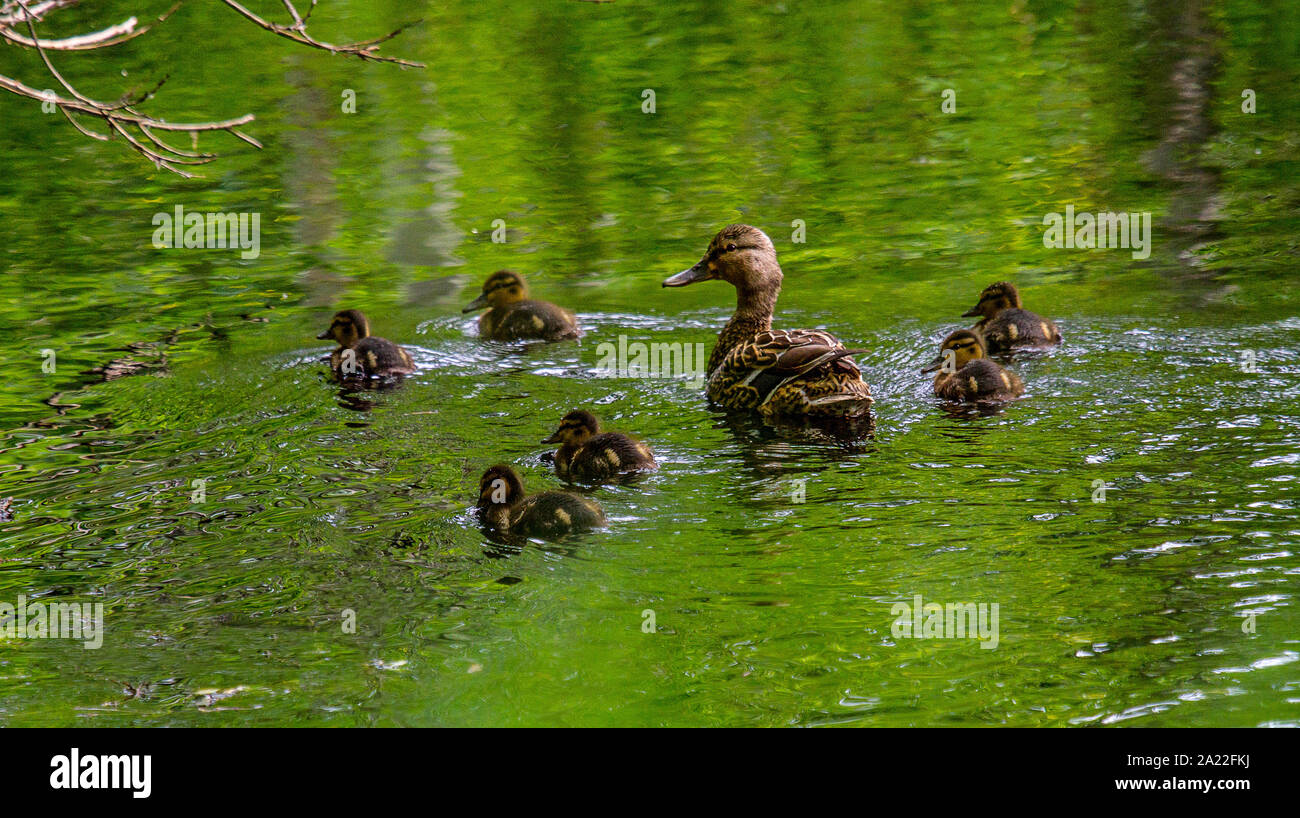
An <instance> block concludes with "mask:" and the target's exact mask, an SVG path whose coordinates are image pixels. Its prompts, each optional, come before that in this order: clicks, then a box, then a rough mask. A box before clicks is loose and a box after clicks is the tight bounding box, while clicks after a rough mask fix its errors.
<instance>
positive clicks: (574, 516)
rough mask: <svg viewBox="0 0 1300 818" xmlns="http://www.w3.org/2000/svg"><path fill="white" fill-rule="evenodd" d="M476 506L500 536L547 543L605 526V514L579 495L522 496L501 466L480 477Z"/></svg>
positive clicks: (519, 484)
mask: <svg viewBox="0 0 1300 818" xmlns="http://www.w3.org/2000/svg"><path fill="white" fill-rule="evenodd" d="M477 505H478V510H479V514H480V517H481V519H482V520H483V522H484V523H485V524H487V525H488V526H489V527H490V528H493V529H495V530H497V531H499V532H501V533H503V534H521V535H523V536H525V537H539V538H544V539H550V538H555V537H559V536H562V535H564V534H568V533H569V532H571V531H582V530H585V529H588V528H598V527H601V526H603V525H605V512H604V511H603V510H602V509H601V507H600V506H599V505H598V504H597V503H596V501H594V500H589V499H587V498H586V497H583V496H581V495H578V494H572V493H570V492H567V491H544V492H542V493H540V494H534V495H532V496H531V497H528V496H525V495H524V482H523V481H522V480H520V479H519V475H518V474H516V473H515V470H514V469H512V468H510V467H509V466H506V465H504V464H500V465H496V466H493V467H492V468H490V469H488V470H487V471H486V472H484V473H483V478H482V479H481V480H479V483H478V504H477Z"/></svg>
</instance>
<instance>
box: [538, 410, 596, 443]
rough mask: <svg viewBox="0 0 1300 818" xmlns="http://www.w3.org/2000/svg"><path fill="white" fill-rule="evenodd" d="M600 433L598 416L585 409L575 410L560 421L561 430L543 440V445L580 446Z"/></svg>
mask: <svg viewBox="0 0 1300 818" xmlns="http://www.w3.org/2000/svg"><path fill="white" fill-rule="evenodd" d="M599 431H600V424H599V423H597V422H596V416H595V415H593V414H592V413H590V412H588V411H586V410H585V409H574V410H573V411H572V412H570V413H569V414H567V415H565V416H564V417H563V418H561V419H560V428H558V429H556V430H555V434H553V435H551V436H550V437H548V438H546V439H545V440H543V441H542V442H543V443H559V444H560V445H562V446H563V445H566V444H571V445H574V446H580V445H582V443H583V442H585V441H586V440H587V438H589V437H591V436H592V435H594V434H596V433H597V432H599Z"/></svg>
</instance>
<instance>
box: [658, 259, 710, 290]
mask: <svg viewBox="0 0 1300 818" xmlns="http://www.w3.org/2000/svg"><path fill="white" fill-rule="evenodd" d="M711 278H713V273H712V272H711V271H710V270H709V265H708V264H707V263H706V262H705V260H704V259H700V260H699V261H698V262H697V263H696V264H695V266H694V267H692V268H691V269H689V270H682V271H681V272H680V273H678V274H677V275H675V276H671V277H669V278H665V279H664V286H665V287H685V286H686V285H687V284H694V283H695V282H697V281H708V280H709V279H711Z"/></svg>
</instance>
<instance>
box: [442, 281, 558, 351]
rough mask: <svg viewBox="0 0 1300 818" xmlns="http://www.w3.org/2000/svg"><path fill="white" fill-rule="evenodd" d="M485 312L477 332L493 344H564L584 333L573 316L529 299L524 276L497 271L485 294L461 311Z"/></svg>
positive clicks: (485, 283) (483, 292) (487, 285)
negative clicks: (524, 341) (516, 342)
mask: <svg viewBox="0 0 1300 818" xmlns="http://www.w3.org/2000/svg"><path fill="white" fill-rule="evenodd" d="M483 309H486V310H487V312H485V313H483V315H481V316H480V317H479V319H478V332H479V335H480V336H481V337H483V338H486V339H489V340H492V341H522V340H540V341H563V340H566V339H569V338H578V337H580V336H581V335H582V332H581V331H580V330H579V329H578V321H577V319H576V318H575V317H574V315H573V313H571V312H569V311H568V310H566V309H564V308H563V307H557V306H556V305H554V304H552V303H550V302H549V301H535V300H532V299H530V298H529V297H528V285H527V284H526V283H525V282H524V278H523V276H521V275H519V274H518V273H514V272H511V271H510V270H497V271H496V272H495V273H493V274H492V275H490V276H488V278H487V281H485V282H483V291H482V292H481V293H479V296H478V298H475V299H474V300H473V301H471V302H470V303H469V305H468V306H466V307H465V309H463V310H461V312H476V311H478V310H483Z"/></svg>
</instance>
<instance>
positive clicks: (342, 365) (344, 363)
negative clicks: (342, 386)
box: [316, 310, 415, 378]
mask: <svg viewBox="0 0 1300 818" xmlns="http://www.w3.org/2000/svg"><path fill="white" fill-rule="evenodd" d="M316 338H317V340H320V341H324V340H327V339H330V338H332V339H334V340H335V341H336V342H338V345H339V346H338V349H336V350H334V351H333V352H331V353H330V367H332V368H333V370H334V374H335V375H338V376H339V377H340V378H342V377H361V378H365V377H377V378H388V377H394V376H397V375H410V374H411V373H413V372H415V361H414V360H412V359H411V354H410V353H409V352H407V351H406V350H405V349H402V348H401V347H400V346H398V345H397V344H394V343H393V342H392V341H389V340H388V339H386V338H375V337H373V336H371V334H370V321H369V320H368V319H367V318H366V316H365V315H364V314H362V312H361V311H360V310H342V311H340V312H337V313H335V314H334V319H333V320H332V321H331V322H330V325H329V329H327V330H325V331H324V332H322V333H321V334H320V335H317V336H316Z"/></svg>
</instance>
